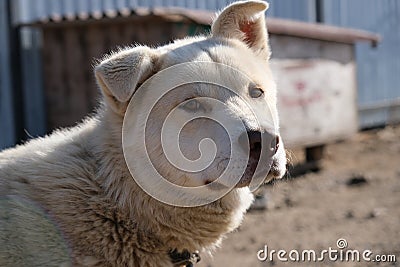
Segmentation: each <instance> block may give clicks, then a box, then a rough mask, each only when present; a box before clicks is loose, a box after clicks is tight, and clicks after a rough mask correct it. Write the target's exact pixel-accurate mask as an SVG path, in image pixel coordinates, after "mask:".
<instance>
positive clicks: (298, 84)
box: [294, 81, 307, 92]
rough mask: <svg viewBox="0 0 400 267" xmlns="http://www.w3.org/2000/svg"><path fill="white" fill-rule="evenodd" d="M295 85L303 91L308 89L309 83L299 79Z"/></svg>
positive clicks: (298, 89)
mask: <svg viewBox="0 0 400 267" xmlns="http://www.w3.org/2000/svg"><path fill="white" fill-rule="evenodd" d="M294 87H295V88H296V89H297V91H299V92H303V91H304V89H306V87H307V84H306V83H305V82H303V81H298V82H295V83H294Z"/></svg>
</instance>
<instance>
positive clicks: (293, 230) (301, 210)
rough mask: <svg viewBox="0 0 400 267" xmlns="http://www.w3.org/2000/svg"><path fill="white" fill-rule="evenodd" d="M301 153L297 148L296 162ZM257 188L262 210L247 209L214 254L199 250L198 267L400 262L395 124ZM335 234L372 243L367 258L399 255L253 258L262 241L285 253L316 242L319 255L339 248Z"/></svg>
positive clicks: (399, 161) (399, 140)
mask: <svg viewBox="0 0 400 267" xmlns="http://www.w3.org/2000/svg"><path fill="white" fill-rule="evenodd" d="M302 157H303V155H301V153H298V152H295V153H294V159H295V161H298V160H301V159H302ZM262 190H264V191H265V194H266V197H267V200H268V202H267V203H268V204H267V209H266V210H264V211H251V212H249V213H248V214H247V215H246V218H245V220H244V222H243V224H242V226H241V227H240V229H238V230H237V231H236V232H234V233H232V234H230V235H229V236H228V238H227V239H226V240H224V242H223V243H222V246H221V248H220V249H218V250H217V251H216V252H215V255H214V257H213V259H210V258H208V257H204V256H203V259H202V262H201V264H200V266H202V267H205V266H210V267H211V266H212V267H217V266H240V267H247V266H400V126H390V127H389V126H388V127H386V128H385V129H380V130H370V131H365V132H361V133H359V134H357V135H356V136H354V137H353V138H351V139H349V140H346V141H342V142H339V143H335V144H331V145H328V146H327V147H326V150H325V156H324V159H323V161H322V170H320V171H319V172H317V173H308V174H305V175H302V176H298V177H296V178H285V179H284V180H282V181H279V182H276V183H275V184H274V185H272V186H265V187H264V188H263V189H262ZM339 238H344V239H346V241H347V244H348V246H347V249H357V250H359V251H360V253H362V252H363V251H364V250H366V249H369V250H371V251H372V253H373V254H372V256H371V258H372V259H373V258H374V256H375V255H377V254H385V255H396V257H397V262H395V263H387V262H386V263H377V262H365V261H361V262H338V261H336V262H332V261H328V260H325V261H324V262H293V261H291V262H290V261H289V262H282V261H279V260H278V259H277V257H276V255H275V257H274V261H273V262H271V261H269V260H266V261H264V262H261V261H259V260H258V259H257V252H258V251H259V250H260V249H263V248H264V246H265V245H267V246H268V249H269V250H271V249H275V250H280V249H283V250H286V251H287V252H288V253H289V252H290V251H291V250H293V249H296V250H298V251H300V253H301V252H302V250H306V249H308V250H309V249H313V250H315V251H316V252H317V255H319V253H320V252H321V251H322V250H323V249H328V248H329V247H332V249H338V247H337V245H336V242H337V240H338V239H339ZM262 255H263V254H262ZM292 255H295V254H292ZM286 258H288V254H286ZM327 258H328V256H325V259H327Z"/></svg>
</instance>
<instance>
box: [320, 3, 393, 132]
mask: <svg viewBox="0 0 400 267" xmlns="http://www.w3.org/2000/svg"><path fill="white" fill-rule="evenodd" d="M322 17H323V21H324V22H325V23H328V24H334V25H339V26H343V27H352V28H360V29H365V30H369V31H372V32H377V33H379V34H380V35H381V36H382V37H383V41H382V43H380V44H379V46H378V47H377V48H372V47H370V46H369V45H367V44H357V45H356V59H357V71H358V77H357V78H358V79H357V80H358V103H359V111H360V124H361V126H363V127H370V126H376V125H379V124H383V123H391V122H393V121H398V120H399V118H400V86H399V85H400V53H399V47H400V1H397V0H367V1H366V0H351V1H348V0H324V4H323V15H322Z"/></svg>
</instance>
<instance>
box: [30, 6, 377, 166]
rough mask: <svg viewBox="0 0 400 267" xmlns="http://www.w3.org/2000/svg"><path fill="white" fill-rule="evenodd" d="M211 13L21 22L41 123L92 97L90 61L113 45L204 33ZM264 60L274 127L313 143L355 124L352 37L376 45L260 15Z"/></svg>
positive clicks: (71, 120) (340, 31) (77, 109)
mask: <svg viewBox="0 0 400 267" xmlns="http://www.w3.org/2000/svg"><path fill="white" fill-rule="evenodd" d="M213 16H214V13H212V12H208V11H192V10H187V9H180V8H179V9H178V8H175V9H168V8H153V9H144V8H143V9H135V10H125V11H124V12H106V13H104V14H97V13H96V14H83V15H82V14H80V15H79V16H72V17H60V16H55V17H48V18H43V20H41V21H37V22H35V23H34V24H30V25H29V26H34V27H38V28H40V29H41V32H42V34H43V49H42V62H43V73H44V75H43V77H44V87H45V88H44V98H45V106H46V108H47V111H46V117H47V121H46V125H47V129H48V131H51V130H52V129H55V128H57V127H64V126H71V125H74V124H75V123H76V122H77V121H79V120H81V119H82V118H83V117H84V116H85V115H87V114H88V113H90V112H92V111H93V109H94V108H95V104H96V103H97V101H98V99H99V91H98V89H97V86H96V83H95V79H94V75H93V65H94V64H95V62H96V59H101V56H102V55H103V54H105V53H108V52H110V51H112V50H116V49H117V48H118V47H123V46H127V45H132V44H135V43H138V44H145V45H150V46H157V45H162V44H166V43H168V42H170V41H172V40H173V39H176V38H183V37H185V36H188V35H189V36H192V35H196V34H201V33H207V32H208V31H209V29H210V26H209V25H210V23H211V21H212V17H213ZM267 27H268V31H269V33H270V44H271V47H272V59H271V66H272V70H273V73H274V75H275V78H276V80H277V84H278V103H279V104H278V105H279V112H280V127H281V134H282V136H283V139H284V140H285V143H286V145H287V146H288V147H302V148H308V150H307V151H308V152H309V153H308V154H309V156H310V159H313V158H314V159H315V158H318V157H320V154H321V145H323V144H326V143H329V142H334V141H337V140H340V139H344V138H348V137H349V136H351V135H352V134H354V133H356V131H357V130H358V121H357V120H358V118H357V102H356V98H357V84H356V76H355V72H356V66H355V49H354V44H355V43H356V42H359V41H364V42H370V43H371V44H372V45H376V44H377V42H379V36H377V35H376V34H373V33H369V32H365V31H360V30H353V29H344V28H338V27H333V26H326V25H322V24H321V25H318V24H311V23H304V22H297V21H290V20H284V19H275V18H267Z"/></svg>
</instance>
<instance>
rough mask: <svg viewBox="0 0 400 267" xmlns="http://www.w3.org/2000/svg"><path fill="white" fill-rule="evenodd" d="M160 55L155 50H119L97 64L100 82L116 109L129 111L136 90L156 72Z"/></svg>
mask: <svg viewBox="0 0 400 267" xmlns="http://www.w3.org/2000/svg"><path fill="white" fill-rule="evenodd" d="M157 58H158V54H157V52H156V51H155V50H153V49H151V48H149V47H135V48H131V49H128V50H123V51H121V52H119V53H116V54H114V55H112V56H110V57H108V58H107V59H105V60H103V61H102V62H101V63H100V64H99V65H98V66H96V67H95V75H96V79H97V83H98V84H99V86H100V88H101V91H102V93H103V95H104V98H105V99H106V101H107V104H108V105H109V106H110V107H111V108H112V109H113V110H114V111H115V112H117V113H119V114H123V113H125V110H126V107H127V105H128V101H129V100H130V98H131V97H132V95H133V93H134V92H135V90H136V89H137V88H138V86H139V85H140V84H141V83H143V82H144V81H145V80H146V79H147V78H149V77H150V76H151V74H152V73H154V71H155V70H154V65H155V62H156V60H157Z"/></svg>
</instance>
